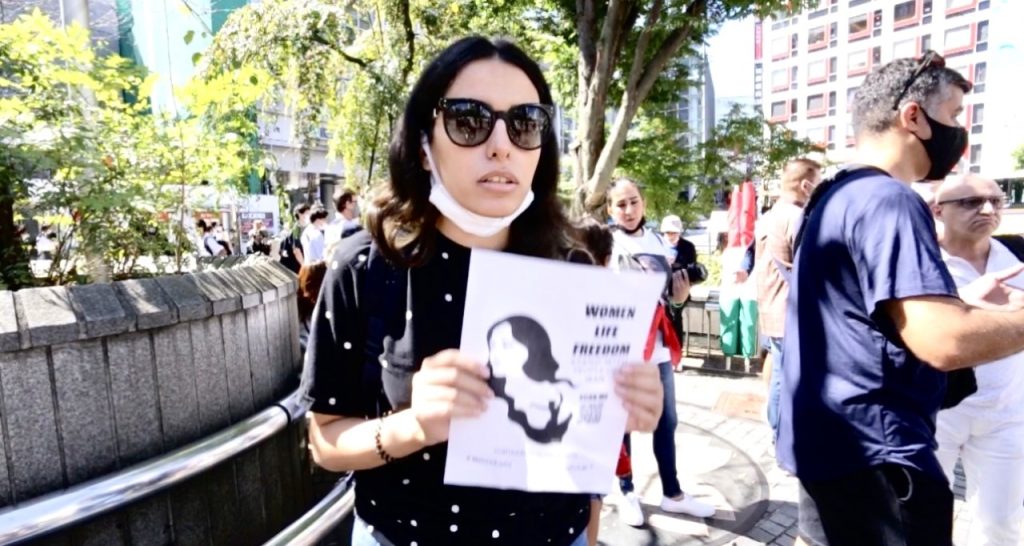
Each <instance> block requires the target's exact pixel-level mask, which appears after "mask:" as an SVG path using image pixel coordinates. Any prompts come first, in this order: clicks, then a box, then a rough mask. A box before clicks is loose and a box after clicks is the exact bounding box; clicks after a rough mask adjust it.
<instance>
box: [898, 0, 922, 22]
mask: <svg viewBox="0 0 1024 546" xmlns="http://www.w3.org/2000/svg"><path fill="white" fill-rule="evenodd" d="M920 20H921V17H920V14H919V13H918V11H917V0H907V1H905V2H897V3H896V5H895V6H893V8H892V22H893V26H894V27H895V28H903V27H908V26H911V25H916V24H917V22H918V21H920Z"/></svg>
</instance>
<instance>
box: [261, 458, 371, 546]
mask: <svg viewBox="0 0 1024 546" xmlns="http://www.w3.org/2000/svg"><path fill="white" fill-rule="evenodd" d="M355 502H356V492H355V488H354V487H352V476H351V474H350V475H349V476H348V477H345V478H342V479H340V480H338V483H337V484H336V485H335V486H334V489H332V490H331V491H330V493H327V495H326V496H325V497H324V498H323V499H321V500H320V502H318V503H317V504H316V506H314V507H313V508H312V509H310V510H309V511H308V512H306V513H305V514H303V515H302V517H300V518H299V519H297V520H295V522H293V523H292V524H291V525H289V526H288V527H287V528H286V529H285V530H284V531H281V532H280V533H278V534H277V535H276V536H274V538H272V539H270V540H269V541H267V542H266V543H264V544H263V546H286V545H288V544H316V543H317V542H319V541H320V540H321V539H323V538H324V537H325V536H327V533H330V532H331V530H332V529H334V528H335V527H336V526H337V525H338V523H340V522H341V520H343V519H344V518H345V517H346V516H348V515H349V514H350V513H351V512H352V508H353V507H354V506H355Z"/></svg>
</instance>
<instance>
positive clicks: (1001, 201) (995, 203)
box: [939, 195, 1006, 210]
mask: <svg viewBox="0 0 1024 546" xmlns="http://www.w3.org/2000/svg"><path fill="white" fill-rule="evenodd" d="M947 203H956V204H957V205H959V206H961V207H963V208H965V209H967V210H976V209H980V208H981V207H984V206H985V203H989V204H991V205H992V208H994V209H1002V208H1006V197H1005V196H1002V195H998V196H992V197H981V196H975V197H964V198H961V199H948V200H946V201H939V204H940V205H945V204H947Z"/></svg>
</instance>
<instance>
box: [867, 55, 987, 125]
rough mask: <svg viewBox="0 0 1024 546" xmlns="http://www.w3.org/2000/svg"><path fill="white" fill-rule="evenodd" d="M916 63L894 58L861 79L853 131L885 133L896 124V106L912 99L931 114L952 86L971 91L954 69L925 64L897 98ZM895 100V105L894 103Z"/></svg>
mask: <svg viewBox="0 0 1024 546" xmlns="http://www.w3.org/2000/svg"><path fill="white" fill-rule="evenodd" d="M919 65H920V61H918V60H917V59H910V58H906V59H896V60H894V61H892V62H890V63H888V64H886V65H884V66H882V67H880V68H878V69H877V70H875V71H873V72H872V73H870V74H868V76H867V77H866V78H864V83H862V84H861V86H860V87H859V88H857V91H856V93H855V94H854V97H853V128H854V131H855V133H856V134H858V135H859V134H862V133H865V132H866V133H875V134H878V133H884V132H886V131H887V130H889V129H890V128H891V127H892V126H893V125H894V124H895V123H896V119H897V117H898V116H899V110H898V108H901V107H902V106H903V105H904V104H907V103H908V102H916V103H917V104H919V105H920V106H921V107H922V108H924V110H925V112H928V113H929V114H930V115H934V114H935V111H936V108H937V106H938V105H939V103H941V102H942V101H944V100H946V99H947V98H948V97H949V93H950V91H951V90H952V88H953V87H959V88H960V89H962V90H963V92H964V93H967V92H969V91H970V90H971V87H972V85H971V82H969V81H967V79H966V78H964V77H963V76H962V75H961V74H960V73H959V72H957V71H956V70H953V69H951V68H946V67H944V66H942V67H940V66H929V67H928V68H926V69H924V71H923V72H921V74H920V75H918V76H917V78H915V79H914V81H913V83H912V84H910V87H908V88H907V91H906V93H904V94H903V97H902V98H900V93H901V92H902V91H903V88H904V87H905V86H906V85H907V82H908V81H910V79H911V78H913V77H914V73H915V72H916V71H917V70H918V67H919ZM897 99H899V104H896V101H897Z"/></svg>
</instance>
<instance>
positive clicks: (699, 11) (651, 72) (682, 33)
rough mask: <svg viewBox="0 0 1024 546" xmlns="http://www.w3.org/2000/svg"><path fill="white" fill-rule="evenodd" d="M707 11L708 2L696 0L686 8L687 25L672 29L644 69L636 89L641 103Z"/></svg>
mask: <svg viewBox="0 0 1024 546" xmlns="http://www.w3.org/2000/svg"><path fill="white" fill-rule="evenodd" d="M706 9H707V0H696V1H695V2H693V3H692V4H690V5H689V7H687V8H686V18H685V19H684V20H685V21H686V23H684V24H683V25H682V26H679V27H676V28H674V29H672V32H670V33H669V35H668V37H667V38H665V41H664V42H662V43H661V47H659V48H658V51H657V52H656V53H655V54H654V57H652V58H651V61H650V62H649V63H647V66H646V68H644V70H643V73H642V75H641V76H640V81H639V83H638V84H637V87H636V89H637V97H638V99H639V102H643V100H644V99H646V98H647V95H648V93H650V92H651V88H652V87H654V82H655V81H657V79H658V77H659V76H661V73H662V72H663V71H664V70H665V66H666V65H668V62H669V61H671V60H672V59H673V58H674V57H675V56H676V55H677V54H678V53H679V48H681V47H682V46H683V44H684V43H685V42H686V41H687V40H689V39H690V38H691V37H692V35H693V30H694V25H695V24H699V23H695V21H700V19H701V18H703V17H704V15H705V11H706Z"/></svg>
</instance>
